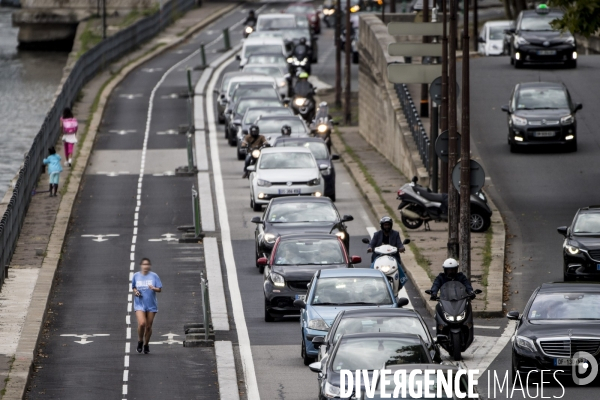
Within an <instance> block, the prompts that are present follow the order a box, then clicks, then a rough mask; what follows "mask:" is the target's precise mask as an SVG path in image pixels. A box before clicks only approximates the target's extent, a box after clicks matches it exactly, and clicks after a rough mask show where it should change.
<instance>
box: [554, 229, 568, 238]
mask: <svg viewBox="0 0 600 400" xmlns="http://www.w3.org/2000/svg"><path fill="white" fill-rule="evenodd" d="M556 231H557V232H558V233H560V234H561V235H563V236H564V237H567V227H566V226H559V227H558V228H556Z"/></svg>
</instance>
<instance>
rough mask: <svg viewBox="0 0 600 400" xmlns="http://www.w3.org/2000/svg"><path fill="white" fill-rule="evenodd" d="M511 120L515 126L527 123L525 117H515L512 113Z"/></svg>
mask: <svg viewBox="0 0 600 400" xmlns="http://www.w3.org/2000/svg"><path fill="white" fill-rule="evenodd" d="M511 120H512V123H513V124H514V125H517V126H524V125H527V119H525V118H523V117H517V116H516V115H514V114H513V115H512V116H511Z"/></svg>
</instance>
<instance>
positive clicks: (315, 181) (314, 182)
mask: <svg viewBox="0 0 600 400" xmlns="http://www.w3.org/2000/svg"><path fill="white" fill-rule="evenodd" d="M320 183H321V178H315V179H312V180H310V181H308V182H307V183H306V184H307V185H308V186H317V185H319V184H320Z"/></svg>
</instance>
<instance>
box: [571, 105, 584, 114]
mask: <svg viewBox="0 0 600 400" xmlns="http://www.w3.org/2000/svg"><path fill="white" fill-rule="evenodd" d="M582 108H583V104H581V103H577V104H576V105H575V108H574V109H573V112H577V111H579V110H581V109H582Z"/></svg>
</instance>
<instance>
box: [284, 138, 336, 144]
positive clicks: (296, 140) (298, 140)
mask: <svg viewBox="0 0 600 400" xmlns="http://www.w3.org/2000/svg"><path fill="white" fill-rule="evenodd" d="M306 142H316V143H319V142H320V143H323V144H325V142H324V141H323V139H321V138H318V137H310V136H308V137H290V138H284V137H280V138H277V143H306Z"/></svg>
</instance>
